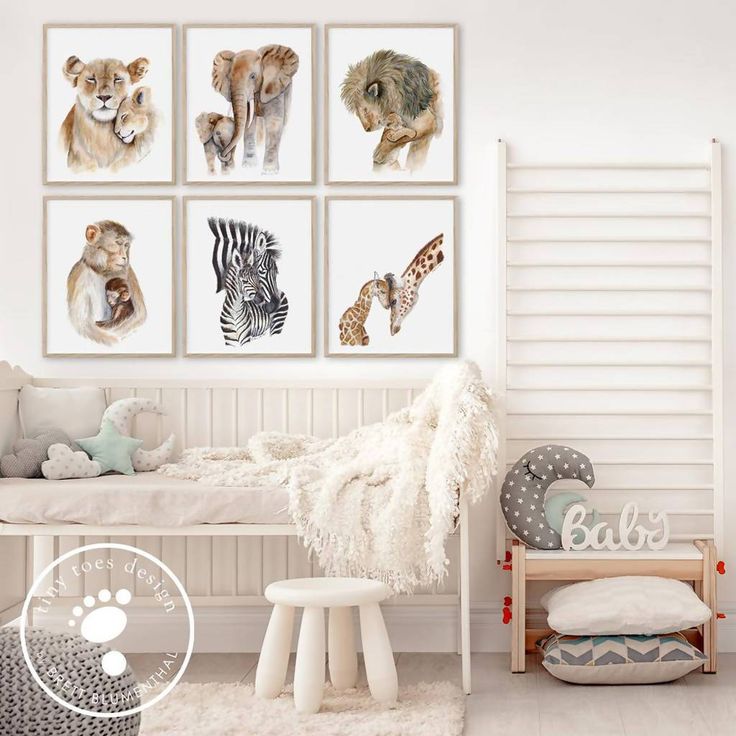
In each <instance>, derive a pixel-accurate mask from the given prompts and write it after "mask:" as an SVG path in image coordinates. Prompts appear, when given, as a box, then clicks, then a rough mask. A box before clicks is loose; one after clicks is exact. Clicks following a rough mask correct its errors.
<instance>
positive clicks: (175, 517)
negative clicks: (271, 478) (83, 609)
mask: <svg viewBox="0 0 736 736" xmlns="http://www.w3.org/2000/svg"><path fill="white" fill-rule="evenodd" d="M288 503H289V498H288V492H287V491H286V489H285V488H228V487H220V486H218V487H215V486H208V485H204V484H203V483H196V482H194V481H186V480H177V479H176V478H168V477H166V476H164V475H159V474H158V473H137V474H136V475H133V476H126V475H105V476H102V477H100V478H84V479H80V480H46V479H44V478H33V479H28V480H24V479H20V478H0V522H10V523H15V524H64V523H76V524H90V525H95V526H115V525H119V524H137V525H141V526H156V527H164V526H170V527H178V526H189V525H191V524H227V523H230V524H235V523H238V524H256V523H258V524H288V523H289V515H288V511H287V506H288Z"/></svg>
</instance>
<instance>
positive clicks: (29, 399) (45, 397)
mask: <svg viewBox="0 0 736 736" xmlns="http://www.w3.org/2000/svg"><path fill="white" fill-rule="evenodd" d="M105 405H106V402H105V391H104V389H101V388H39V387H38V386H23V388H22V389H21V390H20V398H19V404H18V411H19V414H20V424H21V428H22V430H23V436H24V437H36V436H37V435H39V434H41V433H42V432H45V431H47V430H49V429H54V428H59V429H61V430H63V431H64V432H66V433H67V434H68V435H69V436H70V437H88V436H90V435H92V434H94V433H95V432H97V430H98V429H99V428H100V422H101V421H102V414H103V413H104V411H105Z"/></svg>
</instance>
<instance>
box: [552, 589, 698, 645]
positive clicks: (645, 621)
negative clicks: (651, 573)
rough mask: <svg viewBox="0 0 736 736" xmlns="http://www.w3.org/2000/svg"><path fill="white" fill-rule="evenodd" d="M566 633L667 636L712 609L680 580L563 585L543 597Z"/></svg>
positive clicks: (554, 625) (554, 623) (554, 622)
mask: <svg viewBox="0 0 736 736" xmlns="http://www.w3.org/2000/svg"><path fill="white" fill-rule="evenodd" d="M541 603H542V607H543V608H544V609H545V610H546V611H547V613H548V617H547V621H548V625H549V627H550V628H551V629H553V630H554V631H557V632H559V633H560V634H569V635H583V636H584V635H589V636H613V635H616V634H632V635H634V634H642V635H644V634H646V635H654V634H667V633H670V632H673V631H682V630H683V629H689V628H692V627H693V626H699V625H700V624H703V623H705V622H706V621H708V620H709V619H710V617H711V611H710V608H708V606H706V605H705V603H703V601H701V600H700V598H698V596H697V595H695V592H694V591H693V589H692V588H691V587H690V586H689V585H687V584H686V583H683V582H682V581H680V580H671V579H669V578H658V577H647V576H643V575H631V576H624V577H618V578H602V579H600V580H589V581H585V582H582V583H574V584H573V585H563V586H562V587H561V588H555V589H554V590H550V591H549V592H548V593H546V594H545V595H543V596H542V601H541Z"/></svg>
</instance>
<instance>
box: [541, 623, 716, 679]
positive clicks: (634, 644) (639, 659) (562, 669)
mask: <svg viewBox="0 0 736 736" xmlns="http://www.w3.org/2000/svg"><path fill="white" fill-rule="evenodd" d="M537 649H539V651H540V652H541V654H542V665H543V666H544V668H545V669H546V670H547V672H549V673H550V674H551V675H553V676H554V677H557V678H558V679H560V680H565V682H574V683H577V684H579V685H641V684H644V683H654V682H670V681H671V680H676V679H677V678H678V677H682V676H683V675H686V674H687V673H688V672H692V671H693V670H694V669H697V668H698V667H701V666H702V665H703V663H704V662H705V660H706V656H705V655H704V654H703V653H702V652H701V651H700V650H699V649H696V648H695V647H694V646H693V645H692V644H690V642H688V640H687V639H686V638H685V637H684V636H683V635H682V634H664V635H660V636H563V635H562V634H551V635H550V636H548V637H547V638H546V639H541V640H540V641H538V642H537Z"/></svg>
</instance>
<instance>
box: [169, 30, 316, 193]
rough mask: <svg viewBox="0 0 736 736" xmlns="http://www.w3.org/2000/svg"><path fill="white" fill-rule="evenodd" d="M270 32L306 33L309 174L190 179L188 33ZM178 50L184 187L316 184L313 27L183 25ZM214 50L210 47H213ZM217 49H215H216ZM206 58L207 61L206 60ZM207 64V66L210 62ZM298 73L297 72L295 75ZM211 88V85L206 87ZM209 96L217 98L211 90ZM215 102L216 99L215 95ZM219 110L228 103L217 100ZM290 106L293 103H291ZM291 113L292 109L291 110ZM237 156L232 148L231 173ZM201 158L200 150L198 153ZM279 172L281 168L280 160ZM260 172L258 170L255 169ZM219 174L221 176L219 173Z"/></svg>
mask: <svg viewBox="0 0 736 736" xmlns="http://www.w3.org/2000/svg"><path fill="white" fill-rule="evenodd" d="M269 29H274V30H281V31H285V32H289V31H298V30H302V31H309V45H310V52H309V57H308V58H309V62H310V64H309V65H310V73H309V75H308V79H309V85H310V91H309V108H310V110H309V114H308V119H309V124H310V128H311V130H310V132H309V136H308V141H309V149H310V150H309V156H308V167H309V172H308V175H307V176H304V177H301V178H300V177H289V178H281V179H279V178H273V177H274V176H277V175H264V174H261V175H260V176H255V175H254V177H253V178H251V179H249V178H236V177H234V176H230V177H226V178H210V177H208V176H199V177H196V178H194V177H193V176H192V172H190V154H191V153H192V150H191V149H192V146H191V145H190V144H191V143H192V142H193V141H191V140H190V138H192V137H193V121H192V120H190V112H189V103H190V102H191V101H192V94H191V91H190V89H189V83H190V78H189V77H190V75H189V54H190V51H191V48H192V42H191V41H190V40H189V32H190V31H197V30H200V31H205V30H212V31H217V30H241V31H247V30H254V31H257V32H259V33H262V32H263V31H265V30H269ZM182 38H183V41H182V46H183V50H184V53H183V59H184V62H183V77H184V94H183V96H182V97H183V99H182V116H183V119H184V121H185V124H184V183H185V184H187V185H197V186H210V185H214V186H233V185H238V186H241V185H243V186H252V185H255V186H269V187H270V186H282V185H286V186H294V185H307V184H314V183H315V182H316V171H317V119H316V102H315V100H316V97H317V43H316V41H317V27H316V25H314V24H309V23H242V24H241V23H186V24H184V25H183V26H182ZM213 48H214V47H213ZM218 48H219V47H218ZM208 58H209V57H208ZM210 63H211V62H210ZM303 66H304V64H303V57H300V69H301V68H302V67H303ZM207 73H208V75H211V72H210V70H209V69H208V71H207ZM298 73H299V70H297V72H296V74H298ZM209 84H210V86H211V82H210V83H209ZM213 94H217V93H216V92H214V90H213ZM218 98H219V95H218ZM218 101H219V103H220V107H219V108H218V110H224V111H225V112H227V108H228V103H227V101H226V100H225V99H219V100H218ZM292 104H293V100H292ZM292 112H293V107H292ZM289 123H290V124H291V126H292V127H293V126H294V125H295V120H294V117H293V115H292V116H291V119H290V120H289ZM287 133H288V128H286V129H285V130H284V137H286V135H287ZM202 145H203V144H202V142H201V140H197V141H196V148H197V149H201V148H202ZM281 148H283V141H282V142H281ZM239 153H240V147H239V146H238V147H236V150H235V151H234V154H233V157H234V158H235V161H234V169H235V171H237V170H239V169H240V166H241V163H240V161H239V160H238V154H239ZM200 155H201V150H200ZM281 163H282V168H283V157H282V162H281ZM215 165H216V167H220V166H221V163H220V162H216V163H215ZM259 171H260V168H259ZM220 174H221V172H220Z"/></svg>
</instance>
